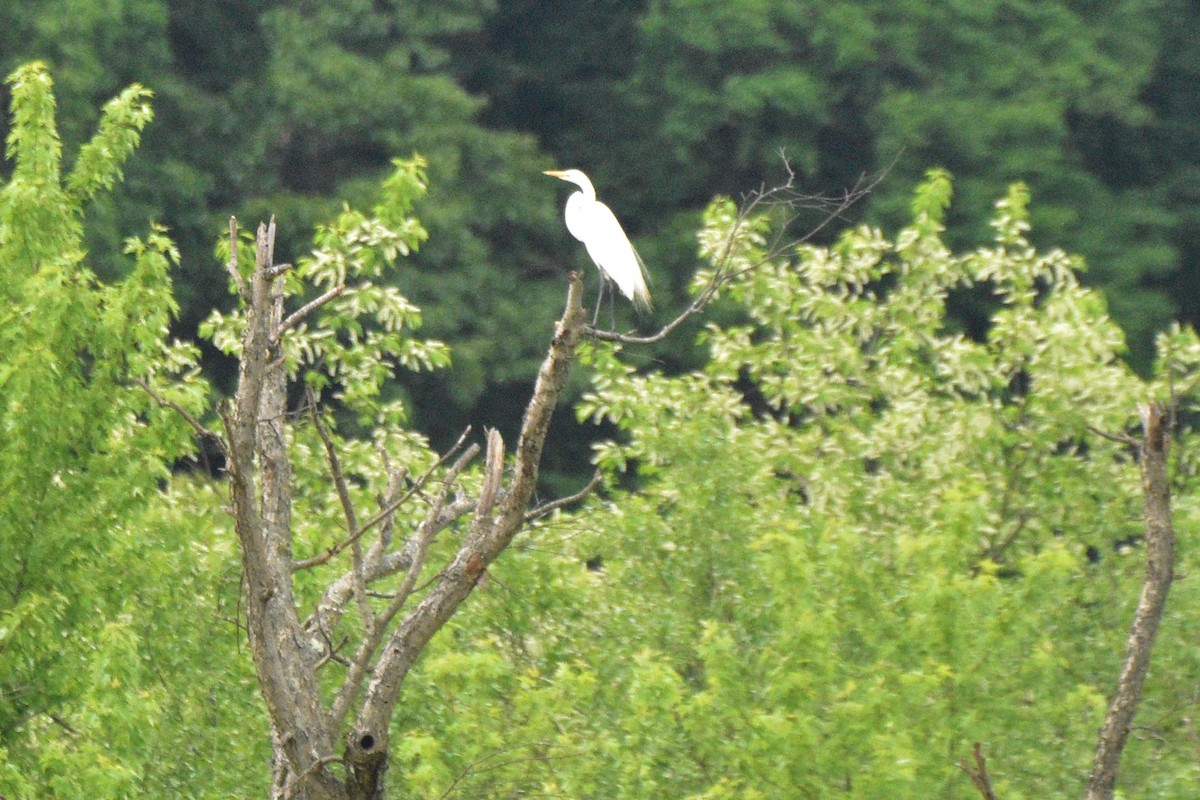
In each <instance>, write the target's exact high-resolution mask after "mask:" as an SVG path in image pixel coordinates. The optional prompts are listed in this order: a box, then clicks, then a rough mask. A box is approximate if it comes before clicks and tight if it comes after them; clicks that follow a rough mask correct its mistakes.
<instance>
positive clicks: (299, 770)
mask: <svg viewBox="0 0 1200 800" xmlns="http://www.w3.org/2000/svg"><path fill="white" fill-rule="evenodd" d="M274 235H275V226H274V222H272V223H271V224H270V225H269V226H260V227H259V230H258V236H257V243H256V259H255V264H254V270H253V273H252V275H251V276H250V279H249V281H244V280H243V279H241V277H240V276H238V275H237V272H236V265H234V266H232V267H231V274H233V275H234V277H235V281H236V283H237V284H238V288H239V293H240V294H241V296H242V298H243V300H244V301H245V304H246V309H247V318H246V326H245V329H244V332H243V336H242V346H243V349H242V356H241V363H240V367H239V372H238V384H237V390H236V392H235V394H234V397H233V400H232V403H231V407H227V408H223V409H222V418H223V420H224V425H225V437H224V439H223V440H222V441H221V442H220V444H221V447H222V450H223V451H224V452H225V453H226V455H227V457H228V465H229V466H228V468H229V479H230V492H231V495H232V511H233V516H234V523H235V527H236V529H237V535H238V539H239V542H240V545H241V555H242V567H243V570H244V573H245V586H246V621H247V628H248V631H249V639H250V650H251V653H252V656H253V659H254V666H255V670H256V672H257V676H258V681H259V684H260V686H261V690H262V694H263V698H264V700H265V702H266V707H267V712H268V716H269V718H270V722H271V727H272V734H273V741H274V745H275V757H274V775H273V776H272V788H271V797H272V800H285V798H286V799H287V800H291V798H304V799H305V800H327V799H333V798H337V799H338V800H342V799H344V798H353V799H354V800H379V799H380V798H383V797H384V796H385V795H384V783H383V776H384V773H385V772H386V770H387V760H388V749H389V726H390V723H391V719H392V715H393V711H394V710H395V708H396V704H397V701H398V699H399V697H400V692H401V688H402V686H403V683H404V679H405V677H406V676H407V674H408V672H409V670H410V668H411V667H412V665H413V663H414V662H415V661H416V660H417V658H418V656H419V655H420V653H421V651H422V650H423V649H424V647H425V645H426V644H427V643H428V642H429V640H430V639H431V638H432V637H433V635H434V633H436V632H437V630H438V629H439V628H441V627H442V625H444V624H445V622H446V621H447V620H448V619H449V618H450V617H451V616H452V615H453V614H454V612H455V610H457V608H458V607H459V606H460V605H461V604H462V602H463V601H464V600H465V599H466V598H467V597H468V596H469V595H470V593H471V591H472V589H474V587H475V585H476V584H477V583H478V581H479V579H480V577H481V576H482V575H483V573H484V571H485V570H486V569H487V567H488V565H489V564H491V563H492V561H493V560H494V559H495V558H496V557H497V556H498V555H499V554H500V553H501V552H502V551H503V550H504V549H505V548H506V547H507V546H508V545H509V543H510V542H512V540H513V537H514V536H515V535H516V534H517V533H518V532H519V531H520V530H521V528H522V526H523V525H524V524H525V521H526V518H527V515H526V509H527V507H528V505H529V502H530V500H531V498H532V496H533V491H534V488H535V486H536V484H537V478H538V467H539V462H540V459H541V453H542V446H543V444H544V443H545V439H546V433H547V431H548V429H549V424H550V417H551V413H552V412H553V410H554V407H555V406H556V405H557V403H558V399H559V396H560V395H561V393H562V389H563V387H564V385H565V384H566V380H567V376H568V374H569V371H570V368H571V364H572V363H573V361H574V359H575V351H576V347H577V345H578V343H579V339H580V336H581V334H582V332H583V330H584V314H583V308H582V306H581V304H580V296H581V293H582V279H581V277H580V276H579V274H578V273H572V274H571V276H570V280H569V284H568V291H567V304H566V310H565V311H564V313H563V316H562V318H561V319H560V320H559V322H558V323H557V327H556V330H555V332H554V336H553V339H552V341H551V343H550V347H549V351H548V353H547V355H546V360H545V362H544V363H543V364H542V367H541V370H540V371H539V373H538V377H537V382H536V384H535V387H534V390H533V396H532V398H531V400H530V401H529V405H528V407H527V408H526V412H525V417H524V422H523V424H522V428H521V434H520V439H519V441H518V442H517V448H516V453H515V458H514V462H513V467H512V471H511V477H509V478H508V480H507V482H505V480H504V442H503V440H502V439H501V437H500V435H499V433H497V432H496V431H494V430H492V431H488V432H487V435H486V463H485V468H484V473H485V477H484V481H483V485H482V487H481V489H480V490H479V492H478V493H477V494H475V495H473V496H469V497H468V496H464V495H463V493H462V492H461V488H460V487H458V486H457V483H456V481H457V477H458V475H459V473H460V472H461V471H462V470H463V469H464V468H465V467H466V465H467V462H469V461H470V460H471V459H472V458H473V457H474V456H475V455H476V454H477V453H478V452H479V447H478V446H477V445H471V446H470V447H467V448H465V449H463V450H462V452H461V453H460V454H459V455H458V457H457V459H456V460H455V461H454V462H453V464H452V465H451V466H449V468H448V469H447V471H446V473H445V475H444V476H442V478H441V488H440V489H439V490H438V492H437V494H436V496H435V498H434V500H433V502H432V503H431V504H430V509H429V511H428V513H427V514H426V516H425V518H424V519H423V521H422V522H421V523H420V524H419V525H418V526H417V528H416V529H415V530H414V531H412V532H411V534H410V535H408V536H407V537H397V538H398V540H399V541H398V542H397V544H396V546H394V547H393V546H391V544H392V533H391V522H392V520H391V519H390V518H389V517H390V514H391V513H392V512H394V511H395V508H396V507H397V506H398V505H399V504H400V502H402V501H403V499H404V498H403V497H402V496H401V492H400V489H401V484H400V482H399V481H397V482H396V485H395V486H393V487H392V491H391V497H389V498H387V501H386V503H385V508H384V510H383V511H382V512H381V513H380V514H379V515H376V517H375V518H373V519H372V520H370V521H369V522H368V523H366V524H364V525H358V524H357V522H356V517H355V515H354V513H353V511H352V509H351V508H350V507H349V506H348V505H347V508H346V513H347V518H348V520H350V527H351V530H352V532H351V533H350V535H349V537H348V539H347V541H346V542H344V543H342V544H341V545H339V546H338V547H337V548H334V549H333V550H331V551H330V552H329V553H328V554H326V555H325V556H322V557H317V558H314V559H310V560H308V561H307V562H296V561H295V560H294V558H293V555H292V546H291V544H292V519H291V513H292V494H291V492H292V470H291V463H290V461H289V453H288V449H287V442H286V437H285V430H284V423H285V420H286V419H287V413H288V409H287V372H286V367H285V364H284V360H283V357H282V341H283V336H284V334H285V333H286V332H287V330H288V329H289V328H290V327H291V326H293V325H295V324H296V323H297V322H298V321H299V319H298V318H297V315H301V316H303V315H304V314H308V313H311V312H312V311H314V310H315V309H316V308H317V307H319V306H320V303H321V302H326V301H328V300H329V299H332V298H333V297H335V296H337V293H338V292H337V290H334V291H331V292H328V293H327V294H326V295H323V296H322V298H318V301H314V303H310V304H309V305H308V306H305V307H304V308H302V309H301V310H300V311H299V312H296V313H295V314H293V315H292V316H290V317H285V316H284V297H283V291H282V278H283V272H284V268H282V267H277V266H276V265H275V264H274V263H273V250H274ZM235 237H236V229H235V227H234V226H233V224H232V223H231V238H233V241H231V249H232V250H233V251H234V252H236V238H235ZM317 425H318V426H319V425H320V423H319V421H318V422H317ZM321 434H322V437H323V438H325V440H326V442H327V443H328V439H327V438H326V437H325V433H324V431H321ZM461 444H462V443H461V442H460V445H461ZM449 456H450V454H448V457H447V458H445V459H443V463H445V462H446V461H448V460H449ZM329 458H330V461H331V465H332V470H333V472H334V479H335V481H336V482H338V483H340V482H341V481H342V478H341V476H340V474H339V473H338V466H337V457H336V453H334V452H333V451H332V449H331V450H330V452H329ZM428 477H429V475H426V476H425V478H428ZM425 478H422V482H423V481H424V479H425ZM419 485H420V484H418V486H419ZM452 490H453V492H454V494H455V496H454V497H453V499H451V493H452ZM339 493H340V494H341V496H342V498H343V502H344V504H348V496H347V495H346V493H345V492H344V487H342V486H339ZM389 507H390V511H389ZM468 518H469V522H468V523H467V525H466V532H465V535H464V537H463V540H462V544H461V545H460V546H459V548H458V550H457V552H456V553H455V555H454V556H453V558H452V559H451V560H450V561H449V563H447V564H444V565H442V566H441V569H440V571H438V573H437V574H436V576H435V577H434V578H432V579H431V580H432V583H431V586H430V588H429V589H428V590H427V591H426V592H425V593H424V595H423V596H421V599H420V602H418V603H416V605H415V606H413V607H412V608H407V603H406V601H407V600H409V599H412V595H414V593H415V587H416V584H417V581H418V578H419V577H420V575H421V573H422V569H423V567H425V566H426V565H425V554H426V552H427V551H428V548H429V545H430V544H431V542H432V541H433V539H434V538H435V537H436V536H437V535H438V533H439V532H441V531H442V530H444V529H445V528H447V527H448V526H450V525H451V524H453V523H454V522H456V521H458V520H460V519H461V520H464V521H465V520H467V519H468ZM375 525H380V526H381V529H386V530H387V531H388V533H387V535H382V534H381V535H380V536H379V537H378V539H377V541H375V542H374V543H373V545H372V546H371V547H370V548H368V549H367V551H366V552H365V553H364V552H363V547H362V542H361V537H362V533H363V532H365V531H366V530H367V529H368V528H370V527H373V526H375ZM347 548H350V549H351V550H352V552H353V555H354V558H353V566H352V568H351V569H349V570H348V571H346V572H345V573H344V574H339V575H337V576H336V577H334V579H333V580H331V581H330V582H329V584H328V588H327V589H326V591H325V593H324V596H323V597H322V599H321V601H320V603H319V604H318V605H317V608H316V609H315V610H314V611H313V612H312V613H311V614H310V615H309V616H308V618H307V619H304V620H301V618H300V615H299V611H298V608H297V603H296V597H295V594H294V591H293V575H294V573H295V571H296V570H297V569H304V568H309V567H313V566H317V565H319V564H322V563H326V562H329V561H330V560H331V558H332V556H333V555H335V554H336V552H341V551H343V550H345V549H347ZM398 573H403V574H404V579H403V580H402V582H401V586H400V589H399V590H398V591H397V592H396V595H395V596H394V598H393V599H392V600H391V602H390V604H389V606H388V607H387V608H386V609H384V610H383V611H381V612H379V613H378V614H376V613H374V612H371V611H369V610H367V609H360V613H361V612H365V613H364V617H365V619H364V627H365V628H366V631H365V633H364V635H363V638H362V642H361V643H360V645H359V646H358V649H357V651H356V652H355V654H354V657H353V658H352V659H351V660H350V661H349V662H348V665H347V674H346V677H345V679H344V683H343V685H342V687H341V689H340V690H339V691H338V692H337V694H336V696H335V697H334V698H333V699H332V701H331V702H330V703H329V704H328V707H326V704H325V703H323V702H322V698H321V692H320V690H319V688H318V679H317V675H318V670H320V669H321V668H322V667H323V666H324V665H325V664H327V663H328V662H329V660H330V659H329V656H331V655H332V652H331V649H330V645H329V644H328V632H329V631H331V630H332V629H333V626H334V625H335V624H336V623H337V621H338V619H340V617H341V616H342V614H343V613H344V612H345V610H346V608H347V606H348V604H349V603H350V602H352V601H355V602H359V601H362V600H363V598H364V597H365V592H364V587H365V585H367V584H369V583H370V582H372V581H375V580H378V579H380V578H382V577H385V576H389V575H396V574H398ZM402 612H404V613H402ZM368 677H369V681H368V680H367V678H368ZM364 684H365V685H364ZM347 719H350V720H352V724H350V725H349V727H348V728H347V724H346V720H347ZM338 763H340V764H341V765H342V767H341V768H340V769H337V768H334V765H335V764H338ZM338 772H341V773H342V774H341V775H339V774H338Z"/></svg>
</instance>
